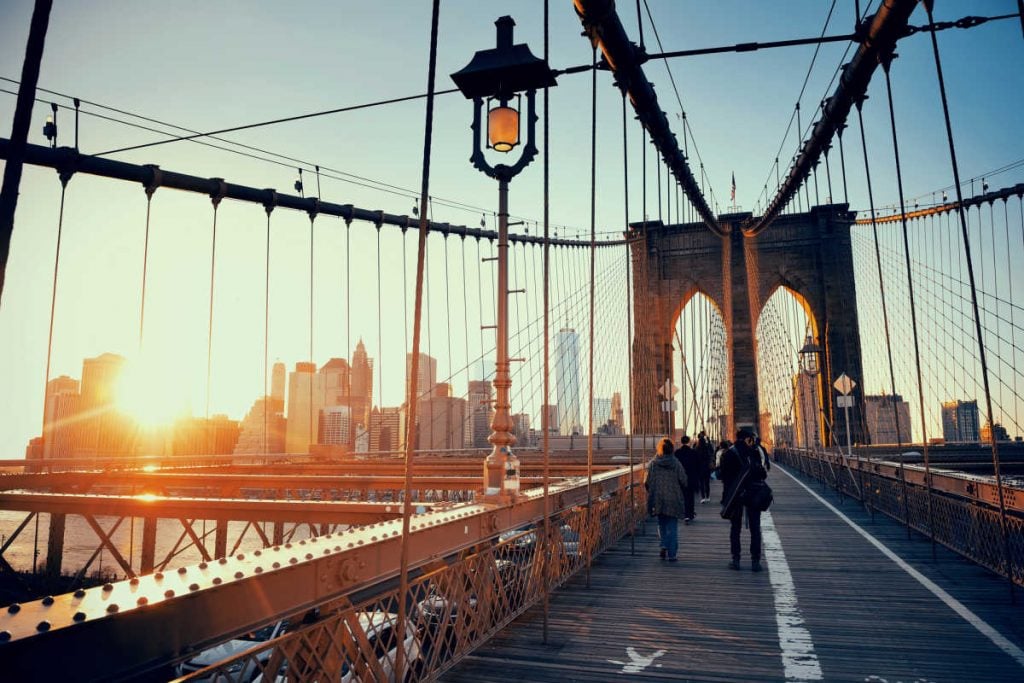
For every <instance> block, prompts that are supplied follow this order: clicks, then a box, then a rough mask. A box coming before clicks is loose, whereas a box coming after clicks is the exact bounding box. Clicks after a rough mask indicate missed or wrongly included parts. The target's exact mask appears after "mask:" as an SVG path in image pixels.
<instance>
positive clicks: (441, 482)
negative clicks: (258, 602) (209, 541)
mask: <svg viewBox="0 0 1024 683" xmlns="http://www.w3.org/2000/svg"><path fill="white" fill-rule="evenodd" d="M476 469H477V470H479V469H480V465H479V463H478V464H477V466H476ZM523 481H525V482H527V483H535V484H538V485H539V483H540V482H541V478H540V477H525V478H524V480H523ZM480 482H481V479H480V474H479V472H476V473H474V475H473V476H465V475H462V476H445V475H417V476H416V478H415V480H414V481H413V488H414V489H417V490H459V491H472V490H475V489H478V488H480ZM403 485H404V480H403V478H402V477H400V476H398V475H380V476H374V475H360V474H336V475H322V474H321V475H313V474H310V475H305V474H294V475H287V474H257V473H252V474H247V473H230V474H220V473H209V472H175V471H170V472H125V471H118V472H51V473H34V474H8V475H3V476H0V491H4V490H6V491H10V490H22V489H32V490H38V489H48V490H55V491H64V492H76V493H85V492H87V491H89V490H90V489H92V488H94V487H97V486H101V487H108V486H116V487H139V488H141V489H142V490H145V491H152V492H161V491H167V490H169V489H215V490H218V491H222V492H224V494H228V493H237V492H238V490H239V489H243V488H244V489H262V490H264V491H274V490H283V489H309V490H320V491H331V490H334V491H352V490H356V491H368V490H400V489H402V488H403ZM224 494H222V495H220V496H218V497H226V496H225V495H224Z"/></svg>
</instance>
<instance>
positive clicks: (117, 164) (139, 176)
mask: <svg viewBox="0 0 1024 683" xmlns="http://www.w3.org/2000/svg"><path fill="white" fill-rule="evenodd" d="M11 152H12V144H11V141H10V140H7V139H5V138H0V159H7V158H8V157H9V156H10V155H11ZM24 159H25V163H26V164H31V165H33V166H43V167H48V168H53V169H56V170H57V172H58V173H60V174H62V175H64V174H67V175H71V174H74V173H86V174H88V175H95V176H102V177H104V178H114V179H116V180H127V181H129V182H137V183H140V184H141V185H142V186H143V187H153V188H159V187H167V188H170V189H174V190H183V191H185V192H194V193H197V194H203V195H207V196H210V197H222V198H227V199H234V200H237V201H242V202H248V203H251V204H258V205H261V206H264V207H266V208H268V209H273V208H276V207H281V208H285V209H294V210H296V211H303V212H305V213H308V214H309V215H311V216H317V215H324V216H336V217H338V218H341V219H343V220H344V221H345V222H346V223H350V222H352V221H354V220H358V221H366V222H368V223H372V224H374V225H376V226H378V227H381V226H384V225H389V226H393V227H398V228H401V229H402V230H403V231H404V230H408V229H410V228H416V227H417V226H418V225H419V219H418V218H414V217H411V216H404V215H402V216H400V215H396V214H391V213H386V212H384V211H381V210H370V209H361V208H359V207H356V206H352V205H351V204H335V203H333V202H324V201H321V200H320V199H319V198H317V197H299V196H296V195H292V194H281V193H279V192H277V191H276V190H274V189H271V188H268V189H257V188H255V187H248V186H246V185H236V184H234V183H227V182H225V181H224V179H223V178H200V177H199V176H193V175H187V174H185V173H178V172H176V171H165V170H163V169H161V168H160V167H159V166H154V165H152V164H147V165H139V164H130V163H127V162H124V161H115V160H113V159H104V158H102V157H94V156H88V155H84V154H80V153H79V152H78V151H76V150H75V149H73V148H71V147H60V148H58V149H50V148H49V147H43V146H40V145H27V146H26V148H25V155H24ZM424 210H425V209H424ZM427 230H428V231H430V232H436V233H441V234H442V235H446V236H447V235H455V236H458V237H475V238H477V239H486V240H496V239H498V233H497V232H495V231H493V230H480V229H477V228H467V227H466V226H464V225H450V224H448V223H435V222H433V221H427ZM508 239H509V241H510V242H515V243H520V242H522V243H526V244H539V245H543V244H545V243H547V244H550V245H551V246H555V247H590V246H591V244H590V240H561V239H545V238H544V237H542V236H537V235H524V234H510V235H509V236H508ZM623 244H625V241H624V240H608V241H602V242H599V243H598V244H597V247H598V248H603V247H614V246H621V245H623Z"/></svg>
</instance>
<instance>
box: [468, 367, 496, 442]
mask: <svg viewBox="0 0 1024 683" xmlns="http://www.w3.org/2000/svg"><path fill="white" fill-rule="evenodd" d="M468 413H469V414H468V415H467V416H466V423H467V424H466V446H467V447H469V448H487V446H488V445H489V444H488V441H487V437H488V436H490V434H491V418H492V417H493V415H494V410H493V409H492V403H491V383H490V382H485V381H479V380H472V381H470V383H469V406H468Z"/></svg>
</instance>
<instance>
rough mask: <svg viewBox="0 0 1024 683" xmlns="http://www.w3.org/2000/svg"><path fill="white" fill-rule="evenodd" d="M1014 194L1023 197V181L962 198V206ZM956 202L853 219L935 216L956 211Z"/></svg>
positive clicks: (859, 221)
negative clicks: (901, 212) (887, 214)
mask: <svg viewBox="0 0 1024 683" xmlns="http://www.w3.org/2000/svg"><path fill="white" fill-rule="evenodd" d="M1013 196H1016V197H1017V198H1018V199H1020V198H1021V197H1024V183H1018V184H1016V185H1014V186H1013V187H1004V188H1003V189H1001V190H995V191H993V192H986V193H985V194H979V195H976V196H974V197H971V198H969V199H965V200H964V208H965V209H969V208H971V207H972V206H981V205H982V204H992V203H993V202H995V201H996V200H999V199H1002V200H1003V201H1004V202H1005V201H1006V200H1007V199H1009V198H1010V197H1013ZM956 209H957V202H947V203H945V204H939V205H938V206H930V207H928V208H926V209H915V210H913V211H907V212H906V213H903V214H899V213H897V214H893V215H892V216H875V218H874V221H872V219H871V217H870V216H869V217H868V218H858V219H857V220H856V221H854V222H855V223H856V224H857V225H871V223H872V222H874V223H898V222H900V221H902V220H903V218H906V219H907V220H913V219H915V218H924V217H926V216H935V215H937V214H942V213H949V212H950V211H956Z"/></svg>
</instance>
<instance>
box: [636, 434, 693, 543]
mask: <svg viewBox="0 0 1024 683" xmlns="http://www.w3.org/2000/svg"><path fill="white" fill-rule="evenodd" d="M686 484H687V480H686V471H685V470H684V469H683V467H682V465H680V464H679V461H678V460H676V458H675V457H674V456H673V454H672V440H671V439H662V440H661V443H660V444H658V453H657V455H656V457H655V458H654V459H653V460H652V461H651V462H650V464H649V465H648V466H647V480H646V481H645V482H644V488H646V489H647V512H648V514H650V515H657V516H658V541H659V545H660V546H661V550H660V553H659V554H660V556H661V559H663V560H664V559H667V560H668V561H669V562H675V561H676V559H677V557H676V554H677V552H678V551H679V518H680V517H682V516H684V513H685V510H684V506H683V490H684V489H685V488H686Z"/></svg>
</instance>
